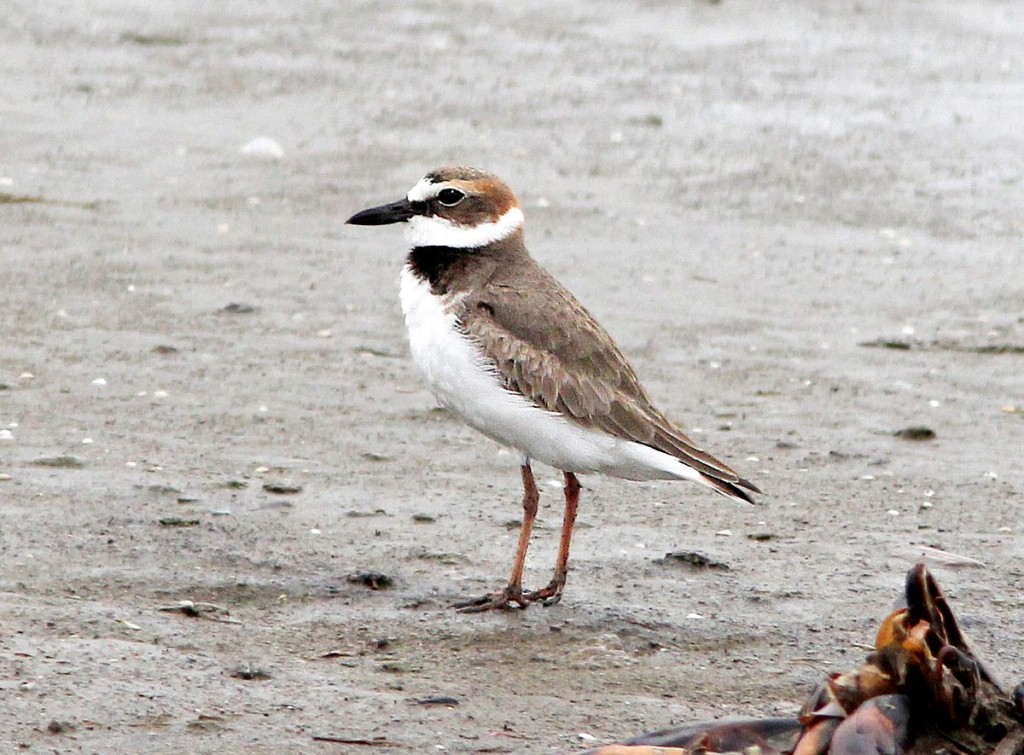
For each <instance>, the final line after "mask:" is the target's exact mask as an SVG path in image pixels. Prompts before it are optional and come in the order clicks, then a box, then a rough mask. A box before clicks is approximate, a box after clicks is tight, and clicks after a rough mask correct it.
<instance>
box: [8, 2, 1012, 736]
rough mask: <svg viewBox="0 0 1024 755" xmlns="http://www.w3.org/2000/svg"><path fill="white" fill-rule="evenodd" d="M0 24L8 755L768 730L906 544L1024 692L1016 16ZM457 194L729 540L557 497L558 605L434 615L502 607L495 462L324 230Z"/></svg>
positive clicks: (511, 507)
mask: <svg viewBox="0 0 1024 755" xmlns="http://www.w3.org/2000/svg"><path fill="white" fill-rule="evenodd" d="M4 16H5V18H4V23H3V25H2V26H0V46H2V48H3V50H4V54H3V55H2V56H0V91H2V93H3V99H4V107H3V115H2V119H3V127H2V128H0V156H2V157H0V192H2V195H0V242H2V244H0V383H2V385H3V389H2V390H0V475H3V477H2V478H0V562H2V568H0V749H3V751H4V752H11V751H27V752H103V753H129V752H143V751H148V752H224V753H230V752H239V751H243V750H246V751H250V752H295V751H312V752H369V751H381V752H385V751H387V752H399V753H400V752H427V751H449V752H517V753H518V752H521V753H535V752H563V753H564V752H573V751H575V750H578V749H583V748H585V747H586V746H588V745H589V744H591V743H592V742H593V741H608V740H613V739H616V738H620V737H625V736H629V735H632V734H636V733H639V732H641V731H644V730H651V729H655V728H660V727H665V726H670V725H673V724H681V723H685V722H691V721H697V720H703V719H713V718H722V717H729V716H737V715H778V714H785V715H788V714H792V713H793V712H794V711H795V710H796V708H797V706H798V705H799V704H800V702H802V700H803V699H804V698H805V697H806V695H807V694H808V693H809V691H810V689H811V688H812V687H813V685H814V684H815V683H816V682H817V681H818V680H819V679H821V677H822V675H823V674H824V673H825V672H827V671H829V670H842V669H847V668H851V667H853V666H855V665H856V664H857V663H858V662H859V660H860V659H861V658H862V656H863V654H864V649H863V647H864V643H869V642H870V641H871V640H872V638H873V634H874V629H875V627H876V625H877V623H878V621H880V620H881V618H882V617H883V616H885V614H886V613H887V612H888V610H889V607H890V604H891V601H892V600H893V599H894V598H895V597H896V595H897V594H898V593H899V592H900V590H901V585H902V580H903V575H904V574H905V572H906V570H907V568H908V567H909V566H910V565H911V564H912V563H913V562H914V561H915V560H917V559H918V558H920V557H921V553H922V549H923V548H925V547H932V548H938V549H942V550H944V551H945V552H946V553H948V554H957V555H959V556H964V557H968V558H970V559H974V560H976V561H979V562H981V565H952V564H949V563H948V562H949V561H950V560H951V557H950V556H948V555H947V556H943V555H941V553H940V554H939V555H934V554H935V551H932V552H931V553H932V554H933V555H931V556H930V557H929V558H930V559H931V563H932V565H933V567H934V569H935V573H936V576H937V577H938V579H939V581H940V583H941V584H942V585H943V586H944V588H945V589H946V591H947V592H948V594H949V595H950V597H951V599H952V601H953V604H954V607H955V609H956V610H957V611H958V613H959V614H960V616H961V617H962V619H963V621H964V624H965V626H966V628H967V630H968V631H969V632H970V634H971V635H972V637H973V640H974V643H975V645H976V648H977V650H978V652H979V654H980V655H981V656H982V657H983V658H985V659H987V660H988V661H989V662H990V664H991V666H992V668H993V669H994V671H995V672H996V673H997V674H998V675H999V676H1000V677H1001V678H1002V679H1003V680H1004V681H1005V682H1007V683H1014V682H1016V681H1019V680H1020V679H1022V678H1024V655H1022V653H1021V645H1022V641H1024V635H1022V630H1021V626H1022V624H1021V616H1022V612H1024V598H1022V594H1024V567H1022V565H1021V564H1022V558H1021V557H1022V555H1024V543H1022V532H1024V525H1022V506H1021V504H1022V491H1024V462H1022V454H1021V451H1022V449H1024V382H1022V378H1021V375H1022V374H1024V353H1022V350H1024V323H1022V317H1024V275H1022V273H1021V271H1022V270H1024V259H1022V255H1024V253H1022V247H1021V237H1022V231H1024V214H1022V212H1021V208H1022V207H1024V136H1022V133H1024V132H1022V130H1021V123H1024V93H1022V87H1021V77H1022V71H1024V35H1022V34H1021V30H1022V29H1024V9H1022V7H1021V6H1020V5H1018V4H1015V3H1009V2H999V1H996V0H993V1H991V2H974V3H939V2H934V3H932V2H914V3H903V4H892V3H886V2H881V1H879V2H872V1H871V0H861V1H860V2H837V3H802V2H795V1H790V2H768V3H766V2H753V1H751V2H733V1H732V0H724V1H723V2H721V3H717V4H712V3H704V2H696V0H694V1H692V2H684V3H667V2H666V3H661V2H646V3H638V4H628V5H623V4H621V3H613V2H586V3H583V2H578V3H573V2H570V3H564V4H560V5H558V6H552V5H551V4H550V3H542V2H524V3H515V4H509V3H483V4H481V3H462V2H455V3H445V4H434V3H431V4H427V3H422V4H416V5H406V4H402V3H370V2H364V3H358V2H351V3H348V2H347V3H327V2H324V3H304V4H298V5H297V4H294V3H288V2H263V3H248V2H247V3H243V2H224V3H209V4H200V3H188V2H166V3H157V4H146V5H145V7H142V6H141V5H140V4H139V3H133V2H113V1H111V2H102V1H101V0H95V1H94V2H89V3H77V4H70V5H67V4H63V5H61V6H60V7H58V6H56V5H52V4H46V3H28V2H18V1H16V2H15V4H14V6H13V8H8V9H7V10H6V11H5V13H4ZM257 137H268V138H272V139H274V140H276V141H277V142H278V143H279V144H280V146H281V147H282V149H283V156H281V157H280V158H278V159H273V158H271V157H266V156H261V155H259V154H242V153H241V152H240V149H241V147H243V145H246V144H248V143H250V142H251V141H252V140H253V139H255V138H257ZM451 162H458V163H467V164H474V165H478V166H480V167H484V168H487V169H490V170H492V171H494V172H496V173H498V174H499V175H501V176H503V177H504V178H505V179H507V180H508V182H509V183H510V184H511V185H512V186H513V187H515V188H516V189H517V190H518V192H519V194H520V197H521V199H522V202H523V205H524V208H525V209H526V213H527V239H528V242H529V243H530V246H531V249H532V251H533V252H534V254H535V256H536V257H537V258H538V259H540V260H541V261H542V263H543V264H545V265H546V266H547V267H548V268H549V269H550V270H551V271H552V272H553V273H555V275H557V276H558V277H559V278H560V279H561V280H563V281H564V282H565V283H566V284H567V285H568V286H569V287H570V288H571V289H572V290H573V291H575V292H576V293H577V294H578V295H579V297H580V298H581V299H582V300H583V301H584V302H585V303H586V304H587V305H588V306H589V307H590V309H591V310H592V311H593V312H594V314H595V315H596V316H597V317H598V318H599V319H600V320H601V321H602V322H603V323H604V324H605V325H606V327H607V328H608V329H609V330H610V332H611V333H612V334H613V335H614V336H615V337H616V338H617V339H618V341H619V343H620V345H621V346H622V348H623V350H624V351H625V352H626V353H627V354H628V355H629V356H630V358H631V359H632V360H633V361H634V364H635V366H636V368H637V370H638V372H639V373H640V374H641V376H642V377H643V379H644V381H645V383H646V385H647V386H648V388H649V390H650V392H651V393H652V394H653V395H654V396H655V397H656V399H657V400H658V402H659V404H661V405H662V406H663V407H664V409H665V411H666V412H667V413H668V414H669V415H671V416H673V417H675V418H677V419H678V420H679V422H680V423H681V424H683V425H684V426H685V427H686V428H688V429H689V430H690V431H691V433H692V434H693V436H694V437H695V438H697V439H698V440H699V441H700V442H701V443H702V444H703V445H705V446H706V447H707V448H708V450H710V451H712V452H713V453H715V454H717V455H719V456H721V457H722V458H723V459H726V460H728V461H730V462H731V463H733V464H734V466H736V467H737V468H738V469H739V470H740V471H742V472H743V473H744V474H745V475H746V476H748V477H749V478H750V479H752V480H754V481H755V482H757V483H758V484H759V485H760V486H761V487H762V488H763V489H764V491H765V495H764V496H763V498H762V499H761V501H762V502H761V504H760V505H758V506H756V507H744V506H740V505H738V504H734V503H731V502H728V501H726V500H725V499H723V498H720V497H717V496H715V495H713V494H711V493H709V492H707V491H705V490H703V489H699V488H697V487H696V486H692V485H686V484H683V483H678V484H671V483H657V484H654V483H652V484H638V483H627V482H622V481H617V480H610V479H601V478H596V477H594V478H586V479H584V485H585V489H584V491H583V502H582V509H581V516H580V522H579V526H578V531H577V535H576V539H575V542H574V553H573V560H572V564H571V566H572V571H571V574H570V581H569V586H568V590H567V592H566V596H565V599H564V601H563V602H562V604H561V605H559V606H557V607H554V608H550V609H542V608H539V607H533V608H530V609H529V610H527V611H524V612H516V613H508V614H488V615H478V616H465V615H460V614H458V613H455V612H453V611H452V610H451V609H450V608H449V605H450V603H451V602H453V601H454V600H456V599H457V598H459V597H462V596H466V595H473V594H478V593H481V592H483V591H485V590H488V589H492V588H496V587H498V586H500V585H501V584H502V583H503V581H504V580H505V578H506V576H507V573H508V569H509V565H510V560H511V557H512V550H513V546H514V542H515V537H516V529H515V526H514V525H510V524H509V522H510V521H511V520H516V519H518V517H519V514H520V510H519V503H518V500H519V493H520V491H519V481H518V474H517V471H516V468H515V457H513V456H511V455H509V454H508V453H503V452H502V451H501V450H500V449H499V448H497V447H496V446H495V445H494V444H492V443H491V442H490V441H488V440H486V439H484V438H482V437H479V436H477V435H476V434H475V433H474V432H473V431H471V430H469V429H467V428H465V427H463V426H462V425H461V424H459V423H458V422H457V421H455V420H453V419H452V418H450V417H448V416H446V415H445V414H444V413H442V412H439V411H437V410H434V409H432V406H433V402H432V399H431V397H430V395H429V393H428V392H427V391H426V389H425V388H424V387H423V384H422V383H421V381H420V379H419V377H418V375H417V374H416V373H415V371H414V366H413V365H412V364H411V362H410V360H409V358H408V355H407V348H406V345H405V335H404V328H403V324H402V320H401V315H400V312H399V308H398V304H397V291H396V279H397V274H398V270H399V268H400V265H401V260H402V256H403V241H402V238H401V234H400V232H399V231H398V230H397V229H366V228H352V227H346V226H344V225H343V224H342V223H343V221H344V219H345V218H346V217H347V216H348V215H350V214H351V213H352V212H354V211H356V210H358V209H362V208H363V207H366V206H369V205H371V204H377V203H380V202H384V201H392V200H394V199H397V198H398V197H400V196H401V195H402V194H403V193H404V192H405V191H406V190H407V189H408V188H409V187H410V186H412V184H413V183H414V182H415V181H416V180H417V179H418V178H419V177H420V176H421V175H422V174H423V173H425V172H426V171H427V170H429V169H431V168H433V167H436V166H437V165H441V164H446V163H451ZM232 305H234V306H232ZM869 342H878V343H882V344H883V345H881V346H876V347H870V346H865V345H862V344H864V343H869ZM886 342H887V343H888V345H889V346H899V347H901V348H887V347H885V345H884V343H886ZM909 426H926V427H928V428H931V429H932V430H933V431H934V432H935V434H936V437H935V438H934V439H933V440H926V441H919V442H912V441H908V440H903V439H900V438H898V437H895V436H894V434H893V433H894V432H895V431H897V430H900V429H902V428H906V427H909ZM538 471H539V480H540V481H541V485H542V490H543V493H544V499H543V502H542V513H541V519H540V525H539V527H538V529H537V531H536V533H535V537H534V544H533V548H532V551H531V558H530V561H529V564H528V574H527V582H528V584H529V585H538V584H542V583H545V582H546V581H547V579H548V576H549V570H550V568H551V565H552V564H553V561H554V556H555V550H556V546H557V535H558V528H559V524H560V516H561V500H560V493H559V491H558V489H557V484H558V475H557V473H556V472H554V471H553V470H545V469H540V470H538ZM289 491H297V492H289ZM670 551H696V552H700V553H703V554H706V555H707V556H709V557H710V558H712V559H714V560H717V561H721V562H723V563H724V564H726V565H727V566H728V567H729V568H728V570H723V569H707V570H699V569H694V568H692V567H688V566H686V565H685V564H679V563H663V562H660V561H659V559H661V557H663V556H664V554H665V553H667V552H670ZM367 572H378V573H381V574H383V575H386V576H387V577H389V578H390V579H391V580H392V581H393V584H392V586H391V587H390V588H389V589H383V590H372V589H369V588H368V587H367V586H366V585H364V584H361V583H359V582H352V581H350V579H349V578H350V576H351V575H354V574H359V573H367ZM180 601H193V602H195V603H196V604H200V605H199V608H200V609H204V608H209V607H207V606H203V605H201V604H203V603H209V604H213V605H214V606H216V607H219V608H220V609H224V610H226V611H227V614H224V613H222V612H216V611H214V609H210V611H211V612H209V613H203V614H202V615H201V616H200V617H195V616H189V615H186V614H184V613H182V612H181V611H180V610H179V611H168V610H161V609H162V608H168V607H169V608H174V607H176V606H178V605H180ZM236 622H237V623H236ZM439 695H440V696H448V697H453V698H455V699H456V700H457V701H458V705H452V704H448V705H444V704H440V705H436V704H435V705H419V704H417V703H416V701H417V700H421V699H422V698H425V697H428V696H439ZM314 735H318V736H319V735H327V736H331V737H335V738H340V739H344V738H348V739H352V740H364V741H366V742H370V743H371V744H365V745H355V744H353V745H344V744H339V743H328V742H321V741H317V740H315V739H314ZM581 735H582V736H581Z"/></svg>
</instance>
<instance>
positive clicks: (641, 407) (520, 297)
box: [460, 265, 760, 500]
mask: <svg viewBox="0 0 1024 755" xmlns="http://www.w3.org/2000/svg"><path fill="white" fill-rule="evenodd" d="M518 272H519V274H520V275H522V272H523V271H522V269H520V270H519V271H518ZM527 272H528V276H527V278H528V280H527V282H528V283H530V284H531V285H528V286H523V285H517V286H516V287H515V288H512V287H510V286H508V285H502V284H501V283H500V282H493V281H492V282H489V283H487V284H486V285H485V286H483V288H482V289H481V290H480V292H479V294H477V295H476V297H474V298H473V299H472V300H468V299H467V300H466V301H464V302H463V304H464V309H463V311H462V313H461V314H460V320H461V322H462V325H463V327H464V328H465V330H466V332H467V333H468V334H469V335H470V336H471V337H473V338H475V339H476V340H477V341H478V342H479V343H480V345H481V347H482V348H483V350H484V352H485V353H486V354H487V355H488V356H489V358H490V359H492V360H493V362H494V364H495V367H496V369H497V371H498V374H499V375H500V376H501V379H502V381H503V382H504V383H505V385H506V387H508V388H509V389H510V390H514V391H517V392H519V393H521V394H522V395H523V396H525V397H527V398H528V399H530V400H531V401H533V402H534V403H535V404H536V405H537V406H540V407H542V408H544V409H547V410H549V411H555V412H559V413H561V414H563V415H564V416H566V417H568V418H570V419H572V420H573V421H575V422H577V423H579V424H580V425H582V426H584V427H588V428H592V429H598V430H601V431H603V432H606V433H609V434H611V435H614V436H616V437H619V438H622V439H624V440H630V441H634V442H637V443H642V444H644V445H647V446H651V447H652V448H655V449H657V450H659V451H662V452H663V453H666V454H669V455H671V456H674V457H676V458H678V459H679V460H680V461H682V462H683V463H685V464H687V465H689V466H691V467H693V468H694V469H696V470H697V471H699V472H701V473H702V474H703V475H705V476H707V477H709V478H711V479H712V480H715V481H718V482H720V483H721V485H720V486H719V485H713V487H716V488H722V489H723V492H726V491H728V492H727V493H726V494H727V495H733V496H735V497H740V498H745V499H747V500H749V496H747V495H746V494H744V493H743V492H742V491H739V492H737V491H736V486H739V487H741V488H746V489H748V490H751V491H754V492H760V491H758V490H757V488H756V487H755V486H754V485H753V484H751V483H750V482H748V481H747V480H744V479H743V478H741V477H740V476H739V475H737V474H736V472H734V471H733V470H732V469H730V468H729V466H727V465H726V464H724V463H723V462H721V461H719V460H718V459H716V458H715V457H713V456H711V455H710V454H708V453H706V452H705V451H703V450H702V449H700V448H699V447H698V446H697V445H696V444H694V442H693V441H692V440H691V439H690V438H688V437H687V436H686V435H685V434H684V433H683V432H682V430H680V429H679V428H678V427H676V425H675V424H673V423H672V422H671V420H669V419H668V418H667V417H665V415H664V414H662V413H661V412H660V411H659V410H658V409H657V408H656V407H655V406H654V405H653V404H652V402H651V400H650V398H649V397H648V395H647V392H646V391H645V390H644V388H643V386H642V385H641V384H640V380H639V378H638V377H637V375H636V373H635V372H634V371H633V368H632V367H630V365H629V363H628V362H627V361H626V358H625V357H624V356H623V355H622V353H621V352H620V351H619V349H618V347H617V346H616V345H615V343H614V342H613V341H612V339H611V337H610V336H609V335H608V334H607V333H606V332H605V331H604V329H603V328H602V327H601V326H600V324H598V322H597V321H596V320H595V319H594V318H593V317H592V316H591V314H590V313H589V312H588V311H587V310H586V309H585V308H584V307H583V305H582V304H580V303H579V301H577V300H576V298H575V297H574V296H573V295H572V294H571V293H569V292H568V291H567V290H566V289H565V288H563V287H562V286H561V285H560V284H559V283H558V282H557V281H555V279H554V278H552V277H551V276H550V275H549V274H548V273H547V272H546V271H544V270H543V269H542V268H540V267H539V266H537V265H533V266H532V268H531V269H529V270H528V271H527ZM538 312H540V313H548V315H549V316H548V317H547V318H546V319H544V318H543V317H542V318H540V319H538V316H537V313H538ZM554 313H557V316H552V315H554Z"/></svg>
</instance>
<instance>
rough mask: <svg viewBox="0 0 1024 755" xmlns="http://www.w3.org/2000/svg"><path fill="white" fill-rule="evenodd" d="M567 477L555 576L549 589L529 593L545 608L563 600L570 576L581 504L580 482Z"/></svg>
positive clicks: (574, 476) (543, 588)
mask: <svg viewBox="0 0 1024 755" xmlns="http://www.w3.org/2000/svg"><path fill="white" fill-rule="evenodd" d="M562 474H563V475H565V517H564V518H563V520H562V538H561V540H559V542H558V561H556V562H555V575H554V577H552V578H551V582H549V583H548V586H547V587H542V588H541V589H539V590H534V591H533V592H531V593H527V594H526V595H525V596H524V597H525V599H526V600H528V601H531V602H532V601H535V600H540V601H543V604H544V605H545V606H553V605H555V604H556V603H557V602H558V601H560V600H561V599H562V590H564V589H565V578H566V576H568V574H569V544H570V543H571V542H572V528H573V525H574V524H576V509H577V508H578V506H579V503H580V481H579V480H577V479H576V475H574V474H573V473H572V472H563V473H562Z"/></svg>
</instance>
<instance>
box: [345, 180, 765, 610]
mask: <svg viewBox="0 0 1024 755" xmlns="http://www.w3.org/2000/svg"><path fill="white" fill-rule="evenodd" d="M346 222H347V223H348V224H350V225H361V226H379V225H389V224H393V223H403V224H404V227H405V236H406V240H407V242H408V244H409V252H408V256H407V257H406V260H405V264H404V266H403V268H402V271H401V278H400V298H401V305H402V311H403V314H404V317H405V325H406V328H407V330H408V337H409V347H410V351H411V352H412V357H413V360H414V361H415V362H416V364H417V365H418V367H419V369H420V370H421V371H422V372H423V374H424V376H425V377H426V380H427V383H428V384H429V386H430V388H431V390H432V392H433V393H434V396H435V397H436V399H437V401H438V403H439V404H440V405H441V406H443V407H445V408H446V409H448V410H449V411H450V412H451V413H453V414H455V415H456V416H458V417H460V418H461V419H462V420H463V421H465V422H466V423H467V424H468V425H470V426H471V427H473V428H475V429H476V430H478V431H480V432H481V433H483V434H484V435H486V436H487V437H489V438H491V439H493V440H495V441H497V442H498V443H500V444H502V445H504V446H506V447H510V448H512V449H515V450H516V451H518V452H519V454H520V459H521V463H520V474H521V477H522V484H523V498H522V507H523V520H522V526H521V528H520V531H519V540H518V544H517V547H516V552H515V558H514V561H513V568H512V573H511V575H510V577H509V581H508V584H507V585H506V586H505V588H504V589H502V590H498V591H495V592H491V593H488V594H486V595H484V596H482V597H476V598H472V599H469V600H465V601H461V602H458V603H455V605H454V607H455V608H457V609H459V610H461V611H465V612H481V611H490V610H511V609H517V608H526V607H527V606H528V605H529V604H531V603H535V602H539V603H541V604H542V605H553V604H555V603H558V602H559V601H560V600H561V598H562V594H563V591H564V589H565V584H566V577H567V575H568V564H569V548H570V544H571V540H572V531H573V526H574V524H575V521H576V513H577V508H578V506H579V497H580V489H581V486H580V482H579V478H578V475H581V474H589V473H601V474H605V475H609V476H612V477H617V478H623V479H627V480H690V481H693V482H697V483H700V484H702V485H705V486H707V487H709V488H711V489H712V490H714V491H716V492H718V493H721V494H722V495H725V496H727V497H729V498H732V499H735V500H737V501H742V502H746V503H753V502H754V499H753V497H752V496H751V494H752V493H761V491H760V490H759V489H758V487H757V486H756V485H754V483H752V482H750V481H749V480H746V479H744V478H743V477H741V476H740V475H739V474H737V473H736V472H735V471H733V470H732V469H731V468H730V467H729V466H728V465H726V464H725V463H724V462H722V461H719V460H718V459H716V458H715V457H714V456H711V455H710V454H708V453H706V452H705V451H703V450H702V449H701V448H699V447H698V446H697V445H696V444H695V443H694V442H693V441H692V440H691V439H690V438H688V437H687V436H686V435H685V434H684V432H683V431H682V430H681V429H680V428H679V427H678V426H677V425H676V424H675V423H673V422H672V420H670V419H669V418H668V417H667V416H666V415H665V414H664V413H663V412H662V411H660V410H659V409H658V408H657V407H656V406H655V405H654V403H653V402H652V400H651V398H650V396H649V395H648V393H647V391H646V390H645V389H644V387H643V386H642V385H641V383H640V380H639V378H638V377H637V374H636V372H635V371H634V369H633V368H632V367H631V366H630V364H629V362H628V361H627V359H626V357H625V356H624V355H623V353H622V351H621V350H620V349H619V347H618V346H616V344H615V342H614V341H613V340H612V338H611V336H610V335H608V333H607V332H606V331H605V329H604V328H602V327H601V325H600V324H598V322H597V320H595V319H594V317H593V316H592V315H591V314H590V312H588V311H587V309H586V308H584V306H583V305H582V304H581V303H580V302H579V301H578V300H577V299H576V297H575V296H573V295H572V294H571V293H570V292H569V291H568V290H567V289H566V288H565V287H564V286H562V284H560V283H559V282H558V281H557V280H555V278H554V277H553V276H552V275H551V274H550V273H548V272H547V270H545V269H544V268H543V267H541V265H540V264H538V263H537V262H536V261H535V260H534V258H533V257H532V256H531V255H530V253H529V252H528V251H527V248H526V244H525V241H524V234H523V223H524V216H523V210H522V207H521V206H520V204H519V201H518V199H517V198H516V195H515V194H514V193H513V192H512V190H511V189H510V188H509V187H508V185H506V184H505V182H503V181H502V180H501V179H499V178H498V177H497V176H495V175H493V174H491V173H488V172H486V171H483V170H479V169H477V168H471V167H464V166H448V167H442V168H439V169H437V170H433V171H431V172H429V173H427V174H426V175H425V176H424V177H423V178H422V179H420V180H419V181H418V182H417V183H416V184H415V185H414V186H413V187H412V188H411V189H410V190H409V192H408V193H407V194H406V195H405V197H403V198H402V199H399V200H398V201H396V202H391V203H389V204H383V205H380V206H376V207H370V208H369V209H365V210H362V211H361V212H357V213H356V214H354V215H353V216H352V217H350V218H349V219H348V220H347V221H346ZM532 462H540V463H543V464H546V465H548V466H551V467H554V468H555V469H558V470H560V471H561V472H562V475H563V478H564V486H563V491H564V497H565V510H564V516H563V521H562V531H561V537H560V541H559V548H558V556H557V559H556V562H555V571H554V575H553V576H552V579H551V581H550V582H549V583H548V585H547V586H545V587H542V588H540V589H537V590H532V591H525V590H524V589H523V568H524V564H525V560H526V552H527V549H528V548H529V544H530V535H531V533H532V529H533V524H534V520H535V518H536V516H537V509H538V505H539V499H540V494H539V491H538V488H537V484H536V481H535V479H534V474H533V469H532V466H531V463H532Z"/></svg>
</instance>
